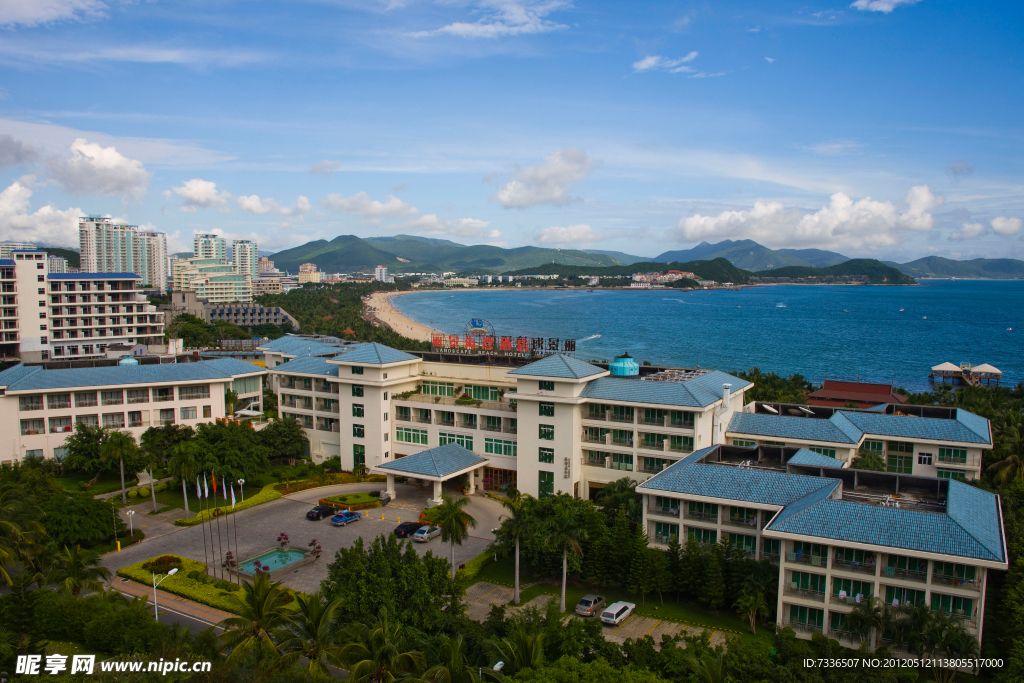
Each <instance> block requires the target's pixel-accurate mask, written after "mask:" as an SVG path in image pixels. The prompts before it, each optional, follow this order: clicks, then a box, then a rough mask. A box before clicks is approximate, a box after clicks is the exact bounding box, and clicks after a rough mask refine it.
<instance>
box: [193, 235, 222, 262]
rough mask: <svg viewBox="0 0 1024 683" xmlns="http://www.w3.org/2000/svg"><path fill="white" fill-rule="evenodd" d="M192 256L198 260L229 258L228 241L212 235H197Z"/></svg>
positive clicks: (194, 239)
mask: <svg viewBox="0 0 1024 683" xmlns="http://www.w3.org/2000/svg"><path fill="white" fill-rule="evenodd" d="M192 244H193V246H192V255H193V256H195V257H196V258H217V259H226V258H227V257H228V246H227V240H225V239H224V238H223V237H218V236H217V235H211V234H197V235H196V236H195V237H194V238H193V241H192Z"/></svg>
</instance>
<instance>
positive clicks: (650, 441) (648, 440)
mask: <svg viewBox="0 0 1024 683" xmlns="http://www.w3.org/2000/svg"><path fill="white" fill-rule="evenodd" d="M643 437H644V440H643V447H644V448H648V449H650V450H653V451H663V450H665V435H664V434H647V433H644V434H643Z"/></svg>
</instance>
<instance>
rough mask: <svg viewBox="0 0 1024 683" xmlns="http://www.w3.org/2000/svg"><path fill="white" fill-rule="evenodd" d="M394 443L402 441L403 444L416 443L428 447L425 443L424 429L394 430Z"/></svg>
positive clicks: (404, 428)
mask: <svg viewBox="0 0 1024 683" xmlns="http://www.w3.org/2000/svg"><path fill="white" fill-rule="evenodd" d="M395 441H403V442H405V443H417V444H420V445H422V446H426V445H428V443H427V430H425V429H410V428H409V427H399V428H398V429H396V430H395Z"/></svg>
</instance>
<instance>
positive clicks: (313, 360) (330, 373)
mask: <svg viewBox="0 0 1024 683" xmlns="http://www.w3.org/2000/svg"><path fill="white" fill-rule="evenodd" d="M328 360H329V359H328V358H327V357H326V356H299V357H298V358H294V359H292V360H290V361H288V362H287V363H281V364H280V365H278V366H277V367H276V368H274V372H289V373H291V372H297V373H301V374H303V375H324V376H326V377H337V376H338V366H337V365H331V364H330V363H328V362H327V361H328Z"/></svg>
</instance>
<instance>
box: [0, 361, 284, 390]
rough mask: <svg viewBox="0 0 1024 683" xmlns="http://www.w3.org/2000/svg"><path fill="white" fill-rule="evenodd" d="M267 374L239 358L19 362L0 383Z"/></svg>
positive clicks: (28, 386) (32, 386)
mask: <svg viewBox="0 0 1024 683" xmlns="http://www.w3.org/2000/svg"><path fill="white" fill-rule="evenodd" d="M253 373H260V374H265V373H266V370H264V369H263V368H261V367H259V366H256V365H253V364H252V363H247V362H245V361H243V360H238V359H236V358H217V359H215V360H201V361H198V362H193V363H160V364H159V365H111V366H106V367H98V368H61V369H57V370H47V369H44V368H43V366H41V365H33V366H30V367H28V366H25V365H22V364H19V365H16V366H14V367H13V368H9V369H7V370H4V371H3V372H0V387H6V388H7V391H8V392H12V391H40V390H46V389H74V388H77V387H96V386H118V385H124V384H150V383H164V382H166V383H178V382H194V381H201V380H215V379H230V378H231V377H234V376H237V375H249V374H253Z"/></svg>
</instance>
